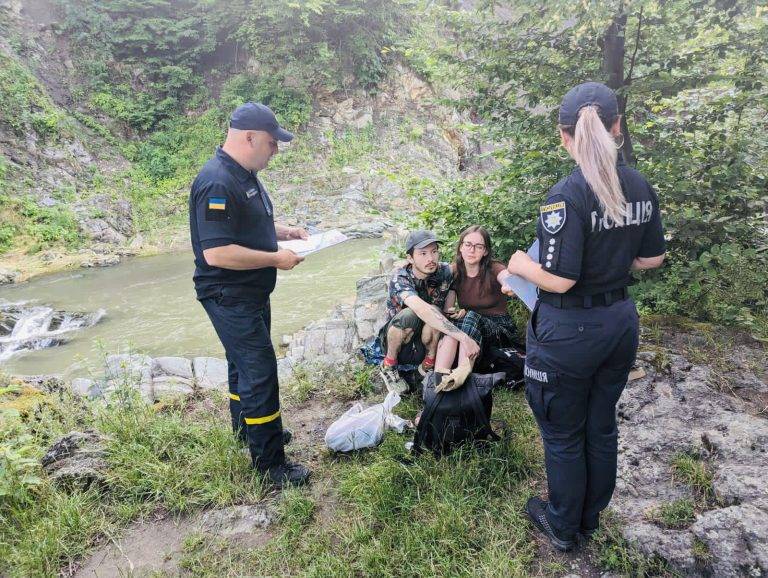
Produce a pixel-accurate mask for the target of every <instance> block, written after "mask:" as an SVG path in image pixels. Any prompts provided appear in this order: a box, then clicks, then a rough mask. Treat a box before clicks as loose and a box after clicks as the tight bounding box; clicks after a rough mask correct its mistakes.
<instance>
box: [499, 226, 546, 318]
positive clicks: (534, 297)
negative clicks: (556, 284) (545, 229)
mask: <svg viewBox="0 0 768 578" xmlns="http://www.w3.org/2000/svg"><path fill="white" fill-rule="evenodd" d="M528 256H529V257H530V258H531V259H533V260H534V261H536V262H537V263H538V262H539V240H538V239H536V240H535V241H534V242H533V245H531V247H530V249H528ZM504 285H507V286H508V287H510V288H511V289H512V291H514V292H515V295H517V296H518V297H519V298H520V299H522V301H523V303H525V306H526V307H527V308H528V309H530V310H531V311H533V308H534V307H535V306H536V301H538V299H539V293H538V288H537V287H536V285H534V284H533V283H531V282H530V281H527V280H526V279H523V278H522V277H520V276H519V275H510V276H509V277H507V279H506V280H505V281H504Z"/></svg>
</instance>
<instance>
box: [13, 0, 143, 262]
mask: <svg viewBox="0 0 768 578" xmlns="http://www.w3.org/2000/svg"><path fill="white" fill-rule="evenodd" d="M53 13H54V12H53V7H52V6H50V5H49V4H47V3H45V2H25V3H24V5H23V7H22V3H21V2H18V1H17V0H3V1H2V2H0V29H1V30H2V32H3V34H2V35H0V217H1V218H2V222H1V223H0V253H6V254H5V255H2V256H0V258H2V259H3V260H4V261H6V262H10V264H11V265H13V264H14V263H16V262H18V261H20V260H27V261H28V262H29V263H36V262H39V263H45V262H46V261H48V262H49V263H50V262H51V261H53V260H55V259H57V258H58V255H57V253H58V252H57V251H52V250H51V249H52V248H53V247H61V246H64V247H70V248H76V247H81V246H84V245H86V244H88V245H91V246H93V245H94V244H95V245H97V246H98V244H102V243H103V244H107V245H120V244H122V243H124V242H125V241H126V240H127V239H128V238H129V237H130V236H131V235H133V233H134V228H133V224H132V219H131V207H130V203H128V202H127V201H126V200H125V199H124V198H119V197H115V198H113V197H112V196H111V195H106V194H100V195H99V194H96V193H97V192H98V191H100V190H102V189H104V186H103V183H105V182H114V181H115V180H116V179H118V178H119V175H120V174H121V173H122V172H124V171H125V170H126V168H127V167H128V163H127V162H126V160H125V159H124V158H123V157H122V155H121V154H120V152H119V151H118V149H117V147H116V146H114V139H113V138H112V137H111V135H109V133H108V132H107V131H106V130H104V129H103V127H100V126H98V125H97V124H95V123H93V122H91V123H90V124H91V125H92V126H86V124H84V122H83V121H86V122H87V121H88V118H87V117H85V116H83V115H81V114H80V113H79V112H78V107H77V105H76V101H75V98H74V97H73V93H75V94H76V91H77V85H76V83H75V80H74V78H73V76H72V74H71V73H72V63H71V61H70V60H69V57H68V50H67V47H66V45H65V44H64V43H63V41H62V40H61V39H60V38H59V37H57V35H56V34H54V32H53V28H52V27H53V16H52V15H53ZM99 133H101V134H99ZM117 188H118V189H119V188H120V187H119V186H118V187H117Z"/></svg>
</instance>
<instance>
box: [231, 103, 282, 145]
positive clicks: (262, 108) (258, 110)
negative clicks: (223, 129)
mask: <svg viewBox="0 0 768 578" xmlns="http://www.w3.org/2000/svg"><path fill="white" fill-rule="evenodd" d="M229 126H230V127H231V128H236V129H238V130H263V131H266V132H268V133H269V134H271V135H272V136H273V137H275V138H276V139H277V140H279V141H282V142H290V141H291V140H293V134H292V133H290V132H288V131H287V130H285V129H284V128H282V127H281V126H280V123H278V122H277V117H276V116H275V113H274V112H272V110H271V109H270V108H269V107H268V106H267V105H265V104H261V103H260V102H246V103H245V104H241V105H240V106H238V107H237V108H236V109H235V111H234V112H233V113H232V116H231V117H230V118H229Z"/></svg>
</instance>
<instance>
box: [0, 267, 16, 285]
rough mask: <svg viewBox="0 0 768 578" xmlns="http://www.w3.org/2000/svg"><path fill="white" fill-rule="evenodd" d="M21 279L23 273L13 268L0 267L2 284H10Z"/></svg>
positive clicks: (0, 282)
mask: <svg viewBox="0 0 768 578" xmlns="http://www.w3.org/2000/svg"><path fill="white" fill-rule="evenodd" d="M20 279H21V273H19V272H18V271H13V270H11V269H0V285H10V284H13V283H18V282H19V280H20Z"/></svg>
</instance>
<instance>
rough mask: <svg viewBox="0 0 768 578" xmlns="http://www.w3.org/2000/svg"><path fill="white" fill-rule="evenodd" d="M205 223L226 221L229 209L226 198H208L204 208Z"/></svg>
mask: <svg viewBox="0 0 768 578" xmlns="http://www.w3.org/2000/svg"><path fill="white" fill-rule="evenodd" d="M205 220H206V221H228V220H229V208H228V207H227V199H226V197H208V202H207V204H206V208H205Z"/></svg>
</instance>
